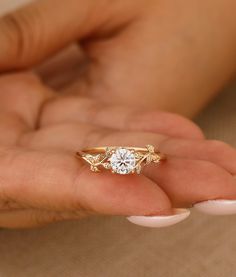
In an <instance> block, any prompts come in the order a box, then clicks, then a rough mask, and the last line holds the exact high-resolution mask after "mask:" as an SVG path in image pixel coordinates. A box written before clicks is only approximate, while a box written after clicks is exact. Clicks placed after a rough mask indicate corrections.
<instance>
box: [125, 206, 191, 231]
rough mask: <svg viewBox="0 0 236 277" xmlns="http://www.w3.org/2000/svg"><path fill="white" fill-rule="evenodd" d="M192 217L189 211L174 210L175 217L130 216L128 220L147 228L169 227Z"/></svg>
mask: <svg viewBox="0 0 236 277" xmlns="http://www.w3.org/2000/svg"><path fill="white" fill-rule="evenodd" d="M189 215H190V211H189V210H187V209H174V214H173V215H168V216H164V215H163V216H162V215H158V216H129V217H127V219H128V220H129V221H130V222H132V223H134V224H137V225H140V226H145V227H153V228H160V227H167V226H171V225H174V224H176V223H179V222H181V221H183V220H185V219H186V218H187V217H188V216H189Z"/></svg>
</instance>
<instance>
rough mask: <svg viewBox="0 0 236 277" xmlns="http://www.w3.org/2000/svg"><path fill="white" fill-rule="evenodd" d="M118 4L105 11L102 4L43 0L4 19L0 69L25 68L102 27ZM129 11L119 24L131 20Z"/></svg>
mask: <svg viewBox="0 0 236 277" xmlns="http://www.w3.org/2000/svg"><path fill="white" fill-rule="evenodd" d="M124 4H125V3H122V6H124ZM120 5H121V3H114V4H113V5H109V9H108V6H107V5H106V3H105V2H103V1H98V2H95V1H91V0H89V1H81V0H68V1H66V2H65V1H57V0H42V1H35V2H33V3H31V4H29V5H27V6H25V7H23V8H21V9H19V10H17V11H14V12H12V13H10V14H8V15H6V16H4V17H3V18H2V19H1V20H0V41H1V48H0V49H1V51H0V53H1V54H0V55H1V56H0V61H1V62H0V68H1V69H5V70H6V69H14V68H22V67H28V66H30V65H32V64H35V63H37V62H39V61H41V60H43V59H44V58H45V57H48V56H49V55H51V54H52V53H54V52H56V51H58V50H60V49H62V48H63V47H65V46H66V45H68V44H69V43H71V42H73V41H75V40H77V39H79V38H82V37H85V36H87V35H88V34H90V33H91V32H93V31H95V28H97V27H98V26H103V24H104V23H105V22H106V20H107V17H108V14H109V17H110V18H112V17H113V14H112V12H111V10H113V9H114V10H117V6H118V8H119V6H120ZM126 6H129V5H127V4H126ZM65 7H66V8H65ZM124 8H125V7H124ZM108 10H109V12H108ZM104 11H107V12H104ZM118 11H119V10H118ZM129 12H131V15H130V13H128V12H127V14H126V15H125V16H124V15H123V17H120V22H119V23H120V24H121V25H122V24H124V23H125V22H127V21H128V20H129V19H130V17H129V18H127V15H130V16H132V15H133V14H134V11H132V9H131V8H129ZM119 14H120V12H119ZM121 18H123V19H121ZM106 26H107V24H106ZM111 26H112V27H113V24H111ZM115 27H116V26H115ZM115 27H114V28H115ZM106 29H107V27H106ZM39 45H40V48H39Z"/></svg>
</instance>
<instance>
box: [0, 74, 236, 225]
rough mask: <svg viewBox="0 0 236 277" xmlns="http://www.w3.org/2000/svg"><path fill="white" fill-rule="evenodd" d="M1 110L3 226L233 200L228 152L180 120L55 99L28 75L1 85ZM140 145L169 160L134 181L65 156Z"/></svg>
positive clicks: (232, 154)
mask: <svg viewBox="0 0 236 277" xmlns="http://www.w3.org/2000/svg"><path fill="white" fill-rule="evenodd" d="M0 110H1V120H0V145H1V146H0V180H1V181H0V210H1V211H0V226H2V227H8V228H23V227H34V226H41V225H43V224H46V223H50V222H53V221H59V220H67V219H78V218H81V217H83V216H87V215H90V214H112V215H158V214H161V215H168V214H171V213H172V208H173V207H191V206H192V205H193V204H194V203H196V202H200V201H204V200H207V199H218V198H221V199H235V197H236V186H235V179H233V177H232V175H235V173H236V167H235V166H236V163H235V160H236V154H235V150H234V149H232V148H231V147H230V146H228V145H226V144H223V143H221V142H214V141H213V142H209V141H206V140H203V139H202V134H201V132H200V131H199V129H198V128H197V127H196V126H195V125H194V124H193V123H191V122H189V121H188V120H186V119H184V118H182V117H180V116H177V115H172V114H169V113H164V112H158V111H144V110H137V109H135V110H133V109H132V108H124V107H121V106H114V105H107V106H102V107H101V105H100V104H99V103H98V102H97V101H93V100H91V99H85V98H80V97H78V96H77V97H75V96H71V97H69V96H67V97H64V96H63V97H58V96H57V94H55V93H54V92H52V91H51V90H50V89H48V88H47V87H45V86H44V85H43V84H42V83H41V82H40V81H39V80H38V79H37V78H36V77H34V76H32V75H28V74H19V75H9V76H5V77H2V78H1V79H0ZM121 115H122V116H121ZM91 120H92V123H91ZM170 136H171V137H175V138H170ZM183 137H188V139H184V138H183ZM147 143H151V144H153V145H155V146H156V147H159V149H160V150H161V151H163V152H166V153H167V154H168V155H169V157H168V160H167V162H165V163H163V164H160V165H159V166H149V167H146V168H145V169H144V171H143V174H142V175H140V176H137V175H126V176H119V175H116V174H110V173H109V172H106V171H104V172H102V173H100V174H96V173H93V172H91V171H90V170H89V168H88V167H87V165H84V164H83V163H82V162H80V161H79V160H77V159H76V158H75V157H74V153H75V151H77V150H78V149H81V148H83V147H85V146H94V145H114V144H119V145H122V144H132V145H140V146H143V145H145V144H147ZM222 153H224V155H222Z"/></svg>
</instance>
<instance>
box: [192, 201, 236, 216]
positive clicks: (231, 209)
mask: <svg viewBox="0 0 236 277" xmlns="http://www.w3.org/2000/svg"><path fill="white" fill-rule="evenodd" d="M194 208H195V209H196V210H198V211H200V212H202V213H206V214H211V215H228V214H236V200H208V201H204V202H200V203H197V204H195V205H194Z"/></svg>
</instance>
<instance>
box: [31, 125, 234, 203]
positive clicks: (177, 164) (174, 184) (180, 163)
mask: <svg viewBox="0 0 236 277" xmlns="http://www.w3.org/2000/svg"><path fill="white" fill-rule="evenodd" d="M66 126H67V125H65V126H64V125H61V126H60V125H58V126H57V128H56V127H54V128H52V127H51V130H50V128H49V127H48V128H46V129H45V130H43V131H41V132H39V133H38V134H36V135H35V138H33V139H30V140H28V142H29V143H30V144H29V145H30V147H31V148H36V149H37V148H39V149H43V148H47V147H56V148H58V149H59V148H60V147H61V148H64V149H66V150H68V151H71V152H75V149H82V148H83V147H93V146H100V145H102V146H106V145H107V146H109V145H121V146H123V145H128V146H144V145H146V144H149V143H150V144H153V145H154V146H155V147H156V148H157V149H158V146H159V145H161V144H162V143H163V141H165V140H166V137H163V136H160V135H157V134H153V133H142V132H117V131H111V130H109V131H106V132H104V130H99V129H93V128H94V127H93V126H89V125H88V126H86V127H85V126H84V127H83V126H81V125H79V124H78V125H77V126H76V125H74V126H72V125H71V126H67V127H66ZM86 128H87V129H86ZM84 129H86V131H84ZM63 130H64V131H63ZM89 130H90V131H89ZM84 132H85V133H84ZM61 133H63V136H61V135H60V134H61ZM37 136H38V137H37ZM80 136H81V137H82V140H81V141H80ZM52 138H53V139H52ZM32 143H33V144H32ZM53 145H54V146H53ZM144 175H145V176H147V177H148V178H150V179H152V180H153V181H154V182H155V183H156V184H158V186H160V187H161V188H162V190H163V191H165V192H166V193H167V195H168V196H169V197H170V199H171V200H172V202H173V205H174V206H177V207H186V205H187V206H191V205H192V204H194V203H196V202H200V201H204V200H208V199H215V198H225V199H228V198H236V186H235V181H234V180H233V178H232V175H231V174H230V173H229V172H227V171H226V170H224V169H223V168H222V167H220V166H218V165H216V164H214V163H212V162H210V161H199V160H192V159H183V158H182V159H181V158H180V159H176V158H173V157H171V156H168V162H163V164H162V165H161V166H147V167H146V168H145V170H144Z"/></svg>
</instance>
